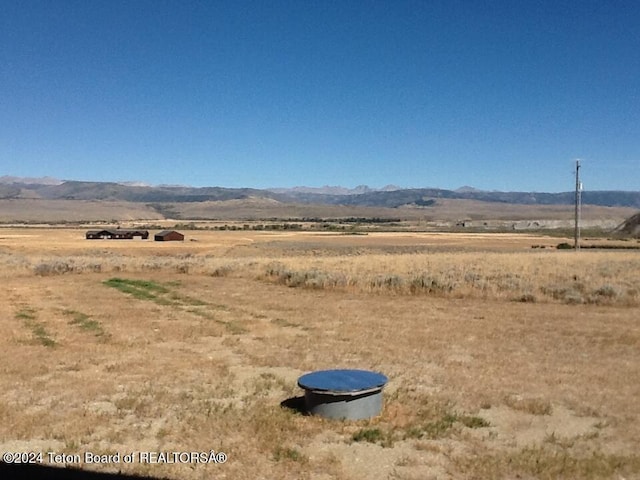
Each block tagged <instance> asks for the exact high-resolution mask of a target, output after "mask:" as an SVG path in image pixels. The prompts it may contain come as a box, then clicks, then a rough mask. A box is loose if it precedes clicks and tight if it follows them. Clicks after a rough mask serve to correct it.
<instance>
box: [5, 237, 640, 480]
mask: <svg viewBox="0 0 640 480" xmlns="http://www.w3.org/2000/svg"><path fill="white" fill-rule="evenodd" d="M185 233H186V241H185V242H169V243H159V242H153V241H139V240H133V241H130V240H120V241H115V240H85V239H84V230H77V229H38V228H3V229H0V278H1V279H2V283H1V287H0V295H1V297H2V301H1V302H0V318H1V319H2V322H3V324H2V325H3V327H4V332H5V335H3V336H2V339H1V340H0V342H1V348H0V352H1V353H0V355H1V356H2V362H1V365H2V375H1V377H0V381H1V382H2V384H1V388H0V415H1V416H2V418H3V421H2V427H0V450H2V451H3V452H5V451H16V452H27V451H31V452H45V459H46V452H57V453H65V454H69V455H75V454H78V455H83V454H84V452H92V453H94V454H104V455H107V454H116V453H120V454H127V453H130V452H141V451H142V452H147V451H149V452H174V451H180V452H209V451H210V450H215V451H222V452H225V453H226V454H227V455H228V460H227V461H226V463H224V464H214V463H209V464H203V463H194V462H188V463H178V464H166V463H165V464H162V463H160V464H158V463H141V462H133V463H131V464H124V463H111V464H109V463H103V464H91V465H84V464H80V465H77V464H73V465H71V466H73V467H82V468H86V469H90V470H100V471H107V472H118V471H122V472H126V473H132V474H138V475H145V476H150V477H154V478H170V479H210V478H229V479H231V478H234V479H235V478H240V479H243V478H246V479H253V478H265V479H267V478H269V479H272V478H282V479H298V478H309V479H344V480H347V479H354V480H355V479H365V478H366V479H369V478H389V479H430V478H433V479H436V478H437V479H457V478H549V479H551V478H554V479H555V478H594V479H595V478H611V479H620V478H625V479H630V478H640V455H639V454H638V451H639V448H638V447H639V442H638V438H640V419H639V418H638V417H639V416H638V406H637V399H638V398H639V397H640V381H639V379H638V371H640V368H639V367H640V251H637V250H633V251H632V250H629V251H626V250H625V251H622V250H619V251H618V250H616V251H605V250H582V251H580V252H573V251H561V250H556V249H555V248H553V247H555V245H556V244H557V243H559V242H560V241H563V239H558V238H549V237H541V236H533V235H518V234H470V233H466V234H462V233H461V234H453V233H451V234H437V233H415V234H411V233H370V234H368V235H339V234H331V233H308V232H307V233H305V232H252V231H246V232H243V231H236V232H229V231H224V232H222V231H219V232H215V231H193V232H188V231H187V232H185ZM152 235H153V232H152ZM603 242H604V241H603ZM532 246H535V247H536V248H532ZM542 247H545V248H542ZM328 368H358V369H370V370H376V371H380V372H382V373H384V374H385V375H387V376H388V377H389V384H388V386H387V387H386V388H385V391H384V395H385V405H384V409H383V412H382V414H381V415H380V416H379V417H376V418H373V419H371V420H367V421H358V422H356V421H351V422H340V421H329V420H324V419H321V418H316V417H309V416H305V415H303V414H301V413H300V412H299V410H298V409H296V408H292V407H295V406H296V405H298V404H299V396H300V395H301V394H302V391H301V390H300V389H299V388H298V387H297V386H296V380H297V378H298V377H299V376H300V375H302V374H304V373H307V372H310V371H313V370H319V369H328Z"/></svg>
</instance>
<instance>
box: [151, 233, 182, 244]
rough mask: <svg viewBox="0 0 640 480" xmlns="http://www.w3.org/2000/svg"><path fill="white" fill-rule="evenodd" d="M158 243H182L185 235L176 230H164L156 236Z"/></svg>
mask: <svg viewBox="0 0 640 480" xmlns="http://www.w3.org/2000/svg"><path fill="white" fill-rule="evenodd" d="M154 239H155V241H156V242H176V241H177V242H182V241H183V240H184V235H183V234H182V233H180V232H176V231H175V230H163V231H161V232H159V233H156V234H155V236H154Z"/></svg>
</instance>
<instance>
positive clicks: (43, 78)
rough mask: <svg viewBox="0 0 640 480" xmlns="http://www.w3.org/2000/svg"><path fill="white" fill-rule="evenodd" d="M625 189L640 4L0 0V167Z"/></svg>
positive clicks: (95, 175) (631, 167)
mask: <svg viewBox="0 0 640 480" xmlns="http://www.w3.org/2000/svg"><path fill="white" fill-rule="evenodd" d="M576 158H582V159H583V165H584V168H583V179H584V182H585V188H586V189H587V190H640V1H638V0H627V1H616V0H606V1H605V0H598V1H591V0H580V1H568V0H567V1H562V0H550V1H546V0H545V1H536V0H510V1H499V0H495V1H480V0H468V1H456V0H445V1H402V0H388V1H374V0H369V1H365V0H362V1H348V0H338V1H331V0H295V1H278V0H270V1H243V0H233V1H214V0H208V1H201V2H195V1H187V0H175V1H162V0H152V1H143V0H125V1H119V0H104V1H97V0H46V1H35V0H14V1H11V0H0V175H15V176H43V175H50V176H54V177H57V178H61V179H73V180H95V181H124V180H137V181H144V182H148V183H152V184H160V183H169V184H187V185H194V186H226V187H243V186H246V187H256V188H265V187H288V186H296V185H308V186H322V185H343V186H355V185H358V184H368V185H370V186H374V187H380V186H383V185H385V184H396V185H399V186H403V187H427V186H428V187H439V188H457V187H459V186H462V185H472V186H474V187H477V188H483V189H495V190H526V191H551V192H553V191H567V190H571V189H572V188H573V185H572V183H573V177H572V172H573V167H574V160H575V159H576Z"/></svg>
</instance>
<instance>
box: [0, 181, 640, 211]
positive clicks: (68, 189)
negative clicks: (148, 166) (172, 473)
mask: <svg viewBox="0 0 640 480" xmlns="http://www.w3.org/2000/svg"><path fill="white" fill-rule="evenodd" d="M247 198H261V199H269V200H271V201H277V202H282V203H302V204H322V205H348V206H369V207H386V208H397V207H401V206H405V205H413V206H418V207H429V206H430V205H432V204H433V203H434V202H435V201H437V200H438V199H466V200H477V201H483V202H498V203H509V204H519V205H570V204H572V203H573V202H574V193H573V192H562V193H544V192H497V191H482V190H477V189H475V188H473V187H469V186H465V187H461V188H459V189H457V190H447V189H438V188H411V189H403V188H400V187H396V186H393V185H388V186H386V187H383V188H381V189H373V188H370V187H368V186H366V185H360V186H358V187H356V188H354V189H349V188H344V187H337V186H331V187H330V186H325V187H319V188H318V187H295V188H274V189H263V190H261V189H253V188H224V187H188V186H173V185H172V186H169V185H158V186H150V185H145V184H144V183H141V182H122V183H115V182H85V181H63V180H58V179H55V178H51V177H42V178H20V177H10V176H3V177H0V199H49V200H57V199H64V200H110V201H114V200H115V201H118V200H119V201H129V202H203V201H225V200H241V199H247ZM582 201H583V204H585V205H598V206H611V207H633V208H640V191H630V192H625V191H585V192H583V194H582Z"/></svg>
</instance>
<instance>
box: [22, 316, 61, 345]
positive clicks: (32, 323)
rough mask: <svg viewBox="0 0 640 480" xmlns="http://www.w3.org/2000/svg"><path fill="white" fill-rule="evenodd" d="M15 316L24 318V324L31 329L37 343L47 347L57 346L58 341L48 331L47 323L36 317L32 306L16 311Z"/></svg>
mask: <svg viewBox="0 0 640 480" xmlns="http://www.w3.org/2000/svg"><path fill="white" fill-rule="evenodd" d="M15 317H16V318H17V319H18V320H24V325H25V326H26V327H27V328H28V329H29V330H31V334H32V335H33V340H34V342H35V343H38V344H40V345H43V346H45V347H49V348H52V347H55V346H56V341H55V340H54V339H53V337H52V336H51V334H50V333H49V332H48V331H47V329H46V327H45V325H44V324H43V323H42V322H39V321H38V320H37V319H36V312H35V310H33V309H31V308H23V309H21V310H19V311H18V312H16V314H15Z"/></svg>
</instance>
